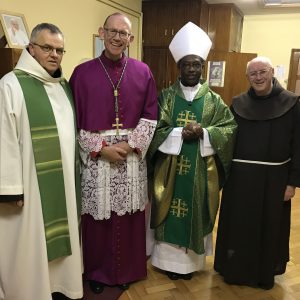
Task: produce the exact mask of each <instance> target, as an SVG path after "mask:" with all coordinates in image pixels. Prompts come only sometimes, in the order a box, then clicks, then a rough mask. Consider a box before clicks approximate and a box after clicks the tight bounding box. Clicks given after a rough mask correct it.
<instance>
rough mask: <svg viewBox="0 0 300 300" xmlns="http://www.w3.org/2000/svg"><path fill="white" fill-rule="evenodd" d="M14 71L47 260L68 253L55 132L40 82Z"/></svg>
mask: <svg viewBox="0 0 300 300" xmlns="http://www.w3.org/2000/svg"><path fill="white" fill-rule="evenodd" d="M14 73H15V75H16V77H17V79H18V80H19V83H20V85H21V88H22V91H23V94H24V98H25V103H26V109H27V113H28V119H29V123H30V130H31V138H32V147H33V152H34V159H35V166H36V172H37V179H38V185H39V191H40V196H41V203H42V210H43V219H44V226H45V236H46V244H47V255H48V261H51V260H54V259H56V258H59V257H63V256H67V255H71V254H72V251H71V244H70V235H69V226H68V218H67V209H66V196H65V187H64V177H63V169H62V160H61V152H60V142H59V136H58V131H57V127H56V121H55V117H54V113H53V110H52V106H51V103H50V101H49V98H48V95H47V92H46V90H45V88H44V85H43V83H42V82H41V81H39V80H37V79H35V78H33V77H32V76H30V75H29V74H27V73H25V72H23V71H21V70H14ZM37 112H38V113H37ZM28 201H30V199H28ZM25 205H26V203H25Z"/></svg>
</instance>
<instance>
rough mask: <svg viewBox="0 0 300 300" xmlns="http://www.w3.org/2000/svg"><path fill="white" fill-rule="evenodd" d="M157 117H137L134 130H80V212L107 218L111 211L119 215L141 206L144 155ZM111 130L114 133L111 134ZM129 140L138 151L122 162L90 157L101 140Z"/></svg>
mask: <svg viewBox="0 0 300 300" xmlns="http://www.w3.org/2000/svg"><path fill="white" fill-rule="evenodd" d="M155 126H156V121H151V120H146V119H140V121H139V123H138V125H137V127H136V128H135V129H134V130H130V129H128V130H120V135H118V136H117V135H115V130H106V131H100V132H90V131H86V130H80V132H79V138H78V139H79V144H80V156H81V159H82V167H83V168H82V179H81V186H82V214H90V215H92V216H93V217H94V219H95V220H103V219H109V218H110V215H111V211H114V212H115V213H117V215H118V216H122V215H125V214H126V213H131V212H135V211H137V210H144V209H145V204H146V202H147V200H148V196H147V166H146V160H145V155H146V152H147V150H148V147H149V144H150V142H151V139H152V137H153V134H154V130H155ZM112 134H113V135H112ZM121 141H128V144H129V146H130V147H131V148H133V149H139V150H140V152H141V153H140V154H137V153H134V152H133V153H131V154H129V155H128V156H127V160H126V161H124V162H117V163H110V162H108V161H106V160H104V159H101V158H99V159H97V160H93V159H92V158H91V156H90V152H92V151H95V152H99V151H100V150H101V149H102V145H103V142H105V143H106V144H107V145H113V144H116V143H118V142H121Z"/></svg>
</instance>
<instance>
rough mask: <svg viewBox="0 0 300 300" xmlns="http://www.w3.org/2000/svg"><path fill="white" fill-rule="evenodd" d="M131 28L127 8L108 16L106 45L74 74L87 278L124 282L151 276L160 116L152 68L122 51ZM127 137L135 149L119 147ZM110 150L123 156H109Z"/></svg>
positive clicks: (103, 30)
mask: <svg viewBox="0 0 300 300" xmlns="http://www.w3.org/2000/svg"><path fill="white" fill-rule="evenodd" d="M130 29H131V24H130V27H129V23H128V19H127V18H126V17H125V16H124V15H122V14H119V13H116V14H114V15H112V16H109V17H108V18H107V20H106V21H105V23H104V26H103V27H101V28H100V29H99V33H100V37H103V39H104V43H105V48H106V49H105V50H104V51H103V53H102V54H101V56H100V57H98V58H95V59H93V60H91V61H88V62H85V63H83V64H81V65H79V66H77V67H76V68H75V70H74V72H73V74H72V76H71V79H70V84H71V87H72V90H73V93H74V98H75V107H76V113H77V126H78V130H79V138H78V139H79V144H80V155H81V160H82V243H83V260H84V278H85V279H86V280H89V281H90V282H91V281H92V282H93V281H95V282H98V283H102V284H106V285H120V286H122V285H124V284H125V287H126V284H128V283H130V282H133V281H136V280H139V279H142V278H144V277H146V275H147V273H146V270H147V269H146V250H145V247H146V246H145V212H144V210H145V205H146V203H147V201H148V199H147V169H146V161H145V155H146V152H147V149H148V146H149V144H150V142H151V139H152V136H153V134H154V130H155V126H156V120H157V94H156V86H155V82H154V80H153V76H152V73H151V71H150V69H149V67H148V66H147V65H146V64H144V63H142V62H140V61H137V60H135V59H132V58H129V57H127V56H125V55H124V53H123V50H124V45H127V44H126V43H125V41H126V37H127V38H128V39H130V37H131V34H130ZM127 42H128V43H129V41H127ZM122 47H123V48H122ZM121 50H122V51H121ZM118 51H119V52H118ZM124 144H125V145H126V147H127V149H130V151H127V150H126V151H124V150H120V149H122V146H123V145H124ZM110 150H111V151H116V152H115V153H117V154H116V155H119V157H121V159H116V160H114V159H111V158H108V157H107V156H106V152H107V151H110ZM122 151H123V152H122ZM99 292H100V291H99Z"/></svg>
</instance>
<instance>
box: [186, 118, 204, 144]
mask: <svg viewBox="0 0 300 300" xmlns="http://www.w3.org/2000/svg"><path fill="white" fill-rule="evenodd" d="M182 138H183V139H184V140H186V141H192V140H196V139H199V138H200V139H203V128H202V126H201V124H199V123H196V122H191V123H189V124H187V125H186V126H185V127H183V129H182Z"/></svg>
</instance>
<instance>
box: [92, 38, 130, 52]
mask: <svg viewBox="0 0 300 300" xmlns="http://www.w3.org/2000/svg"><path fill="white" fill-rule="evenodd" d="M104 49H105V46H104V42H103V40H101V39H100V37H99V35H98V34H93V57H94V58H96V57H98V56H100V55H101V53H102V51H103V50H104ZM125 55H126V56H129V48H128V47H127V48H126V50H125Z"/></svg>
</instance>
